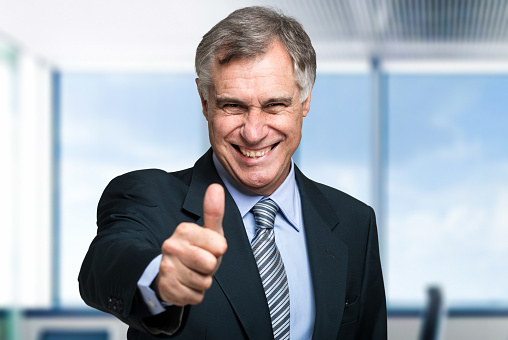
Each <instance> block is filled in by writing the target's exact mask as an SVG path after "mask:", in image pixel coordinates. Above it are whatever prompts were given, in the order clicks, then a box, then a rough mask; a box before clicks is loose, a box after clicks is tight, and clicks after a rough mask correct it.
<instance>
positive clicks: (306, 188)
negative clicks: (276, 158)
mask: <svg viewBox="0 0 508 340" xmlns="http://www.w3.org/2000/svg"><path fill="white" fill-rule="evenodd" d="M296 180H297V182H298V187H299V190H300V196H301V200H302V213H303V221H304V226H305V236H306V239H307V251H308V256H309V265H310V268H311V275H312V284H313V289H314V303H315V307H316V319H315V324H314V332H313V338H314V339H335V338H336V337H337V334H338V331H339V326H340V322H341V319H342V313H343V310H344V301H345V293H346V278H347V269H348V268H347V266H348V265H347V264H348V250H347V246H346V245H345V244H344V243H343V242H342V241H341V240H340V239H339V238H338V237H337V233H333V230H334V229H335V228H338V224H339V217H337V215H336V213H335V212H334V211H333V209H332V208H331V206H330V205H329V203H328V200H327V199H326V197H325V196H324V195H323V194H322V192H321V191H320V190H319V189H318V188H317V187H316V185H315V184H314V183H313V182H312V181H310V180H309V179H308V178H306V177H305V176H304V175H303V174H302V173H301V172H300V170H299V169H298V168H296Z"/></svg>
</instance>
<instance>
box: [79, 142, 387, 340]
mask: <svg viewBox="0 0 508 340" xmlns="http://www.w3.org/2000/svg"><path fill="white" fill-rule="evenodd" d="M296 180H297V183H298V187H299V190H300V195H301V200H302V209H303V210H302V211H303V219H304V226H305V230H306V232H305V234H306V237H307V247H308V255H309V263H310V267H311V275H312V283H313V286H314V295H315V296H314V300H315V305H316V320H315V325H314V333H313V339H386V303H385V293H384V286H383V277H382V274H381V265H380V260H379V250H378V239H377V229H376V222H375V216H374V212H373V210H372V208H370V207H369V206H367V205H365V204H363V203H361V202H360V201H358V200H356V199H354V198H352V197H350V196H348V195H346V194H344V193H343V192H341V191H338V190H336V189H333V188H330V187H327V186H325V185H322V184H319V183H316V182H313V181H311V180H309V179H308V178H306V177H305V176H304V175H303V174H302V173H301V172H300V171H299V170H298V169H296ZM211 183H221V184H223V183H222V182H221V179H220V177H219V176H218V174H217V172H216V170H215V167H214V166H213V163H212V153H211V150H209V151H208V152H207V153H206V154H205V155H204V156H203V157H202V158H200V159H199V160H198V161H197V162H196V164H195V166H194V167H193V168H191V169H187V170H182V171H178V172H173V173H167V172H164V171H162V170H142V171H135V172H131V173H128V174H125V175H122V176H120V177H117V178H115V179H114V180H113V181H111V183H110V184H109V185H108V187H107V188H106V190H105V191H104V194H103V195H102V197H101V200H100V202H99V206H98V218H97V225H98V233H97V236H96V238H95V239H94V240H93V242H92V244H91V246H90V249H89V251H88V253H87V255H86V258H85V260H84V262H83V265H82V268H81V272H80V275H79V284H80V292H81V296H82V297H83V299H84V300H85V302H86V303H87V304H89V305H90V306H92V307H95V308H97V309H100V310H102V311H105V312H107V313H111V314H113V315H115V316H116V317H118V318H119V319H120V320H122V321H124V322H126V323H127V324H129V325H130V328H129V332H128V336H129V339H155V338H156V337H155V336H154V335H151V334H150V333H149V332H147V330H149V331H150V332H151V333H157V332H160V331H163V332H164V331H166V332H168V331H169V332H172V331H174V330H175V329H178V330H177V331H176V333H175V334H174V335H173V336H174V338H176V339H255V340H258V339H272V338H273V335H272V329H271V322H270V314H269V311H268V305H267V302H266V297H265V294H264V290H263V286H262V283H261V279H260V277H259V273H258V269H257V266H256V262H255V259H254V257H253V255H252V251H251V247H250V243H249V240H248V238H247V235H246V232H245V228H244V226H243V222H242V217H241V216H240V213H239V211H238V208H237V206H236V204H235V202H234V200H233V198H232V197H231V195H230V194H229V193H228V192H227V190H226V208H225V216H224V221H223V228H224V234H225V237H226V239H227V242H228V250H227V252H226V254H225V255H224V257H223V259H222V264H221V266H220V268H219V270H218V271H217V273H216V275H215V277H214V282H213V284H212V287H211V288H210V289H209V290H208V291H207V292H206V293H205V298H204V300H203V302H202V303H201V304H198V305H195V306H187V307H185V308H184V309H183V318H182V320H181V323H180V322H179V316H180V311H181V310H182V309H181V307H176V306H175V307H169V308H167V310H166V312H164V313H162V314H159V315H157V316H152V317H150V316H149V314H148V313H147V311H146V308H145V307H144V303H143V302H142V300H141V298H140V296H139V295H138V293H137V287H136V284H137V281H138V279H139V277H140V276H141V274H142V273H143V271H144V270H145V268H146V266H147V265H148V263H149V262H150V261H151V260H152V259H153V258H155V257H156V256H157V255H159V254H160V248H161V245H162V243H163V242H164V240H165V239H167V238H168V237H170V236H171V234H172V233H173V231H174V229H175V227H176V226H177V225H178V224H179V223H181V222H184V221H186V222H194V223H198V224H200V225H202V224H203V219H202V215H203V197H204V194H205V190H206V188H207V187H208V185H209V184H211ZM159 336H164V334H159Z"/></svg>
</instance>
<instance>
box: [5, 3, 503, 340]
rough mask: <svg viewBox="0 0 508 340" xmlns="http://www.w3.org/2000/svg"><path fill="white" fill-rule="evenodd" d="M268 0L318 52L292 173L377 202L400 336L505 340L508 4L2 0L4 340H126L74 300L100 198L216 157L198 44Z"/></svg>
mask: <svg viewBox="0 0 508 340" xmlns="http://www.w3.org/2000/svg"><path fill="white" fill-rule="evenodd" d="M263 4H269V5H276V6H277V7H279V8H281V9H283V10H284V12H286V13H287V14H290V15H293V16H295V17H296V18H298V19H299V20H300V21H301V22H302V23H303V25H304V26H305V28H306V30H307V32H308V33H309V35H310V37H311V39H312V41H313V44H314V46H315V48H316V51H317V55H318V76H317V81H316V85H315V88H314V91H313V95H312V105H311V111H310V114H309V115H308V117H307V118H306V119H305V120H304V128H303V129H304V131H303V140H302V143H301V145H300V148H299V149H298V151H297V153H296V155H295V161H296V162H297V164H298V165H299V166H300V168H301V169H302V170H303V171H304V172H305V173H306V174H307V175H308V176H309V177H311V178H313V179H315V180H317V181H320V182H324V183H327V184H329V185H332V186H334V187H336V188H339V189H341V190H343V191H345V192H347V193H349V194H351V195H353V196H355V197H357V198H359V199H361V200H363V201H365V202H366V203H368V204H370V205H372V206H373V207H374V208H375V210H376V213H377V218H378V227H379V233H380V243H381V251H382V257H383V270H384V276H385V284H386V291H387V298H388V315H389V320H388V326H389V338H390V339H409V340H410V339H419V338H423V336H422V334H423V333H424V330H425V327H426V325H427V324H429V323H430V324H432V323H433V322H429V320H431V321H432V320H433V319H432V315H431V316H429V314H428V313H429V311H430V310H432V309H434V310H436V311H439V310H441V311H442V313H441V314H439V313H438V316H439V315H441V316H442V317H441V318H439V317H438V318H437V321H439V322H438V323H439V324H440V326H441V327H440V329H439V330H440V333H439V334H440V336H441V339H504V340H506V339H507V338H508V265H507V259H508V140H507V137H506V136H507V134H506V131H508V94H507V93H508V1H505V0H484V1H481V0H447V1H438V0H379V1H373V0H315V1H306V0H294V1H291V0H280V1H278V2H276V3H274V2H269V1H253V0H252V1H251V0H242V1H239V0H222V1H204V0H201V1H199V0H188V1H173V0H144V1H141V0H122V1H119V0H102V1H98V0H87V1H63V0H38V1H35V0H33V1H29V0H0V158H1V160H2V166H1V167H0V188H1V189H0V190H1V194H0V216H1V217H2V226H1V236H0V272H1V275H2V279H1V280H0V339H11V340H12V339H30V340H32V339H111V340H117V339H124V338H125V331H126V327H125V326H124V325H122V324H121V323H120V322H118V321H116V319H114V318H112V317H109V316H108V315H106V314H103V313H101V312H97V311H94V310H92V309H90V308H88V307H87V306H85V305H84V303H83V302H82V301H81V299H80V296H79V292H78V285H77V276H78V271H79V268H80V265H81V261H82V259H83V257H84V255H85V253H86V251H87V248H88V246H89V244H90V241H91V240H92V238H93V237H94V234H95V209H96V205H97V202H98V199H99V197H100V195H101V193H102V190H103V189H104V187H105V186H106V185H107V183H108V182H109V181H110V180H111V179H112V178H114V177H115V176H117V175H119V174H122V173H125V172H128V171H131V170H134V169H140V168H152V167H156V168H162V169H165V170H167V171H171V170H177V169H182V168H185V167H190V166H192V165H193V164H194V161H195V160H196V159H197V158H198V157H199V156H200V155H201V154H202V153H204V152H205V151H206V150H207V148H208V147H209V143H208V139H207V129H206V122H205V120H204V118H203V116H202V114H201V109H200V102H199V97H198V95H197V91H196V89H195V83H194V78H195V74H194V71H193V59H194V52H195V48H196V46H197V44H198V43H199V41H200V39H201V36H202V35H203V34H204V33H205V32H206V31H207V30H208V29H210V28H211V27H212V26H213V25H214V24H215V23H216V22H218V21H219V20H220V19H222V18H223V17H225V16H226V15H227V14H228V13H230V12H231V11H233V10H234V9H236V8H239V7H243V6H247V5H263ZM107 260H108V259H104V261H107ZM432 287H433V290H431V292H434V294H435V293H436V292H437V299H435V300H432V299H430V298H429V297H431V296H433V295H432V294H428V293H427V292H428V290H429V288H432ZM434 296H435V295H434ZM439 301H441V303H438V302H439ZM436 303H437V305H436ZM73 336H77V337H73ZM79 336H81V337H79Z"/></svg>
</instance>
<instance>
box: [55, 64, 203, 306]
mask: <svg viewBox="0 0 508 340" xmlns="http://www.w3.org/2000/svg"><path fill="white" fill-rule="evenodd" d="M194 78H195V76H194V75H193V74H191V73H189V74H157V75H150V74H128V75H126V74H123V75H107V74H74V73H67V74H63V75H62V80H61V105H62V106H61V145H62V151H61V198H60V200H61V206H60V216H61V242H60V247H61V254H60V258H61V260H60V261H61V262H60V265H61V277H60V285H61V300H62V304H63V305H81V304H83V302H82V301H81V298H80V296H79V292H78V285H77V277H78V272H79V268H80V266H81V262H82V260H83V257H84V255H85V253H86V251H87V249H88V246H89V245H90V242H91V240H92V238H93V237H94V235H95V233H96V226H95V222H96V219H95V216H96V208H97V203H98V201H99V198H100V195H101V194H102V191H103V190H104V188H105V186H106V185H107V184H108V182H109V181H110V180H111V179H113V178H114V177H116V176H118V175H120V174H122V173H125V172H128V171H132V170H136V169H142V168H160V169H164V170H167V171H171V170H178V169H183V168H187V167H190V166H192V165H193V164H194V162H195V161H196V159H197V158H199V157H200V156H201V155H202V153H204V152H205V151H206V149H207V148H208V145H209V143H208V137H207V130H206V121H205V119H204V117H203V115H202V113H201V103H200V100H199V96H198V94H197V91H196V85H195V82H194Z"/></svg>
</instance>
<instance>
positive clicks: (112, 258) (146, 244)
mask: <svg viewBox="0 0 508 340" xmlns="http://www.w3.org/2000/svg"><path fill="white" fill-rule="evenodd" d="M161 173H162V172H161ZM158 177H160V174H158V173H157V171H155V170H151V171H143V172H133V173H129V174H126V175H123V176H120V177H117V178H115V179H114V180H113V181H111V183H110V184H109V185H108V186H107V187H106V189H105V191H104V193H103V195H102V197H101V199H100V201H99V205H98V209H97V227H98V229H97V235H96V237H95V238H94V240H93V241H92V243H91V245H90V248H89V250H88V252H87V254H86V256H85V259H84V261H83V264H82V266H81V271H80V273H79V278H78V280H79V289H80V294H81V297H82V298H83V300H84V301H85V302H86V303H87V304H88V305H89V306H91V307H94V308H96V309H99V310H101V311H104V312H106V313H110V314H112V315H114V316H116V317H117V318H118V319H120V320H121V321H123V322H125V323H127V324H128V325H129V326H131V327H134V328H136V329H138V330H145V331H148V332H150V333H152V334H160V333H164V334H172V333H174V332H175V331H176V330H177V329H178V327H179V326H180V323H181V319H182V313H183V307H177V306H171V307H167V308H166V311H165V312H163V313H161V314H158V315H156V316H152V315H151V314H150V313H149V311H148V309H147V308H146V306H145V304H144V301H142V299H141V297H140V295H139V292H138V290H137V282H138V280H139V278H140V277H141V275H142V273H143V271H144V270H145V268H146V267H147V266H148V264H149V263H150V261H152V260H153V259H154V258H155V257H156V256H157V255H159V254H160V252H161V250H160V249H161V245H162V242H163V241H164V240H165V239H166V238H167V237H169V236H170V233H171V231H170V230H169V229H170V228H169V226H168V225H167V223H166V221H164V215H163V214H162V212H161V207H160V206H159V205H158V204H157V202H158V200H157V191H158V186H157V183H156V182H157V178H158Z"/></svg>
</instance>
